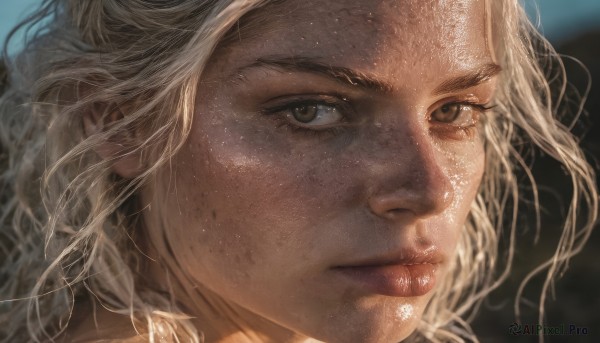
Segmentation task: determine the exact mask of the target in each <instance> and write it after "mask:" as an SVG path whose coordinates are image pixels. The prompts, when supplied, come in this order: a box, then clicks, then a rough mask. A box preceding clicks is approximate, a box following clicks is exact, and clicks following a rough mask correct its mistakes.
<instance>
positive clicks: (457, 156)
mask: <svg viewBox="0 0 600 343" xmlns="http://www.w3.org/2000/svg"><path fill="white" fill-rule="evenodd" d="M444 155H445V156H446V158H447V163H448V169H447V170H448V172H447V173H448V174H447V175H448V178H449V180H450V183H451V184H452V188H453V191H454V199H453V202H452V204H451V205H450V206H449V208H448V209H447V210H446V211H445V212H444V213H443V214H442V215H441V216H440V217H439V220H440V225H439V226H437V227H445V228H447V229H446V230H440V232H438V233H437V234H439V235H442V236H446V237H447V239H445V240H443V241H445V242H446V243H447V247H446V248H447V249H448V251H454V249H455V247H456V244H457V243H458V240H459V237H460V235H461V234H462V231H463V227H464V224H465V222H466V220H467V217H468V216H469V213H470V211H471V208H472V205H473V202H474V201H475V200H476V197H477V194H478V192H479V188H480V184H481V179H482V176H483V172H484V166H485V153H484V149H483V143H482V141H481V140H480V139H475V140H474V141H473V142H471V143H468V144H464V145H462V146H461V147H460V149H459V150H455V151H453V152H446V153H445V154H444ZM444 223H445V224H444ZM448 228H449V229H448Z"/></svg>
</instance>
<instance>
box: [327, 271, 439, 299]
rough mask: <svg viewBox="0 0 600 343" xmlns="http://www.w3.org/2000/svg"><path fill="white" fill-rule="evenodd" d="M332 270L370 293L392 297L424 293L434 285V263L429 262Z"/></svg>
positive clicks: (414, 295)
mask: <svg viewBox="0 0 600 343" xmlns="http://www.w3.org/2000/svg"><path fill="white" fill-rule="evenodd" d="M334 270H336V271H337V272H340V273H341V274H343V275H344V276H345V277H347V278H349V279H350V280H351V281H352V282H354V283H356V284H357V285H358V286H359V287H360V288H363V289H365V290H367V291H368V292H370V293H375V294H381V295H387V296H393V297H416V296H421V295H425V294H427V293H429V291H431V289H432V288H433V286H435V271H436V265H435V264H430V263H423V264H411V265H405V264H395V265H379V266H359V267H336V268H335V269H334Z"/></svg>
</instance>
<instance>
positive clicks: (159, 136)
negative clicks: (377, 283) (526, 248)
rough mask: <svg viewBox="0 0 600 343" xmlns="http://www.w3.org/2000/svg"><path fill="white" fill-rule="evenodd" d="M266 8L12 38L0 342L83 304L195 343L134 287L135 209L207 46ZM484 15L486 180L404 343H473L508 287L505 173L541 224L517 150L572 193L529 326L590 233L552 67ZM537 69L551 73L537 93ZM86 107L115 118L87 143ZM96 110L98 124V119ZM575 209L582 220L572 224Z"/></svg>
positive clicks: (150, 332)
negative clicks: (487, 32)
mask: <svg viewBox="0 0 600 343" xmlns="http://www.w3.org/2000/svg"><path fill="white" fill-rule="evenodd" d="M269 2H273V1H258V0H254V1H253V0H205V1H183V0H182V1H177V0H172V1H166V2H165V1H159V0H129V1H117V0H103V1H85V2H84V1H78V0H45V1H44V2H43V4H42V6H41V7H40V9H39V10H38V11H37V12H36V13H35V14H33V15H32V17H30V18H29V19H28V20H27V21H25V22H24V23H23V24H22V25H30V26H29V27H30V28H31V27H34V26H35V25H38V26H36V27H39V26H40V25H41V28H38V29H36V30H37V31H35V32H36V33H35V34H34V35H33V36H32V37H30V39H29V41H28V44H27V45H26V47H25V48H24V49H23V51H22V52H21V53H20V54H19V55H18V57H17V58H14V59H11V58H9V57H8V56H7V54H6V53H5V58H7V62H8V63H9V71H10V78H9V85H8V86H7V87H6V90H5V91H4V94H3V95H2V97H1V98H0V144H1V145H0V147H1V148H2V150H1V155H0V168H1V172H2V174H1V176H0V191H1V193H0V201H1V202H0V204H1V208H0V211H1V212H0V219H1V220H0V223H1V225H2V226H1V228H0V260H1V261H3V262H2V265H1V269H0V292H1V294H2V296H1V298H0V322H4V323H6V322H11V323H14V325H4V326H2V327H1V328H0V339H2V340H4V341H14V340H23V339H32V340H34V341H41V340H52V339H55V338H57V337H59V335H60V334H61V333H62V332H63V331H64V330H65V328H66V325H67V323H68V321H69V317H70V315H71V312H72V309H73V306H74V304H75V302H76V301H78V299H79V298H80V297H85V296H87V297H93V298H94V299H97V300H98V301H99V302H100V303H101V304H102V305H103V306H105V307H107V308H110V309H111V311H113V312H116V313H120V314H123V315H127V316H129V317H131V320H132V322H133V323H134V324H135V326H136V328H138V329H139V331H140V333H141V334H144V335H145V337H147V338H148V339H149V340H150V341H151V342H153V341H155V340H156V339H159V338H165V339H170V340H171V339H172V340H175V341H181V340H190V341H194V342H197V341H200V340H202V333H201V332H197V330H196V329H195V328H194V327H193V325H191V324H190V322H189V320H188V317H187V316H186V315H185V313H183V312H182V311H180V310H179V309H178V307H177V304H176V303H175V302H174V300H173V299H171V296H170V295H169V294H163V293H161V292H159V291H156V290H154V289H153V287H152V285H148V284H145V283H143V282H138V275H137V274H136V271H137V269H136V266H137V265H138V263H139V261H138V259H140V258H143V256H141V254H140V253H139V252H137V249H136V246H135V242H136V236H139V235H140V233H139V232H138V231H139V230H138V229H139V226H140V223H139V212H140V210H141V209H140V208H139V204H138V203H137V202H136V195H137V193H138V191H139V190H140V187H141V186H142V185H143V184H145V183H147V182H149V180H151V178H152V177H153V176H154V175H155V174H156V173H157V172H158V171H159V170H160V168H161V167H162V166H164V165H165V164H167V163H168V162H169V160H170V158H171V157H172V156H173V155H174V154H175V153H176V152H177V151H178V149H179V148H180V147H181V146H182V145H183V144H184V142H185V140H186V137H187V135H188V133H189V130H190V125H191V120H192V114H193V108H194V99H195V96H196V92H197V85H198V81H199V78H200V75H201V73H202V69H203V67H204V66H205V65H206V63H207V61H208V60H209V58H210V57H211V54H212V52H213V51H214V49H215V47H216V46H217V45H218V44H219V43H220V42H221V41H222V40H223V39H224V37H225V36H226V35H227V33H228V32H229V31H230V29H231V28H232V27H234V25H235V24H236V23H237V22H238V20H239V19H240V18H241V17H242V16H244V15H246V14H247V13H249V12H250V11H253V10H255V9H258V8H260V7H261V6H263V5H265V4H267V3H269ZM492 6H493V8H492V10H491V14H493V16H492V20H493V21H494V27H495V29H494V31H495V37H494V40H495V42H494V46H495V49H496V50H497V58H498V62H499V63H500V64H501V65H502V67H503V71H502V74H501V76H500V77H501V80H500V83H499V89H498V91H497V96H496V105H497V106H496V108H495V110H494V112H493V113H492V114H490V116H489V117H488V119H487V120H486V121H485V122H484V124H483V135H484V136H485V141H486V161H487V162H486V163H487V165H486V172H485V175H484V180H483V182H482V184H481V189H480V192H479V195H478V196H477V198H476V199H475V201H474V203H473V205H472V210H471V214H470V217H469V220H468V221H467V223H466V224H465V228H464V230H463V235H462V237H461V239H460V242H459V247H458V253H457V255H456V259H455V260H454V261H453V263H452V266H451V272H450V273H449V277H448V278H447V279H446V280H443V281H442V284H441V285H440V287H438V289H437V291H436V293H435V295H434V297H433V299H432V301H431V302H430V304H429V305H428V307H427V309H426V312H425V314H424V316H423V318H422V321H421V325H420V326H419V327H418V329H417V332H415V334H414V335H413V336H412V338H413V339H414V340H415V341H418V340H422V339H424V340H429V341H450V340H452V341H462V338H461V337H471V338H474V334H473V333H472V332H471V331H470V329H469V325H468V323H467V322H468V319H469V316H470V315H472V314H473V313H475V311H476V310H477V308H478V306H479V304H480V302H481V301H482V299H483V298H484V297H485V296H486V295H487V294H488V293H489V292H490V291H492V290H493V289H495V288H496V287H497V286H498V285H499V284H500V283H501V282H502V281H503V280H504V279H505V278H506V277H507V275H508V274H509V273H510V265H511V261H512V256H513V250H514V248H513V247H514V239H515V233H516V231H517V227H516V218H517V214H518V208H519V203H520V201H519V200H520V198H521V197H522V195H521V193H522V192H520V190H522V189H523V187H521V186H520V185H519V184H518V182H517V177H516V173H517V172H525V173H526V175H528V176H529V177H530V181H531V182H530V183H531V186H533V197H534V202H535V206H536V209H539V205H538V204H537V191H536V188H535V185H536V183H535V181H534V180H533V178H532V177H531V173H530V172H529V168H528V166H527V165H526V162H525V160H524V158H523V156H524V155H523V154H524V152H523V151H522V150H521V147H523V146H526V145H527V144H529V145H531V146H535V147H537V148H539V149H541V150H542V151H544V152H545V153H547V154H549V155H550V156H552V157H553V158H555V159H556V160H557V161H559V162H560V163H561V164H562V165H563V166H564V168H565V170H567V171H568V173H569V175H570V177H571V181H572V185H573V196H572V199H571V204H570V207H569V212H568V214H567V217H566V221H565V225H564V230H563V233H562V236H561V238H560V242H559V245H558V247H557V249H556V252H555V253H554V255H553V257H552V259H551V260H549V261H548V262H546V263H545V264H543V265H542V266H540V267H539V268H538V269H536V270H534V271H533V273H532V275H533V274H537V273H541V272H543V271H547V273H546V281H545V283H544V288H543V290H542V296H541V299H540V304H541V305H540V306H541V308H540V310H541V311H540V318H541V316H543V309H544V308H543V306H544V303H545V294H546V291H547V288H548V287H549V285H550V284H551V282H552V280H553V278H554V277H555V276H556V275H557V274H560V273H561V272H562V271H564V269H565V268H566V265H567V263H568V260H569V259H570V258H571V257H572V256H573V255H574V254H576V253H577V252H579V251H580V250H581V248H582V246H583V245H584V243H585V242H586V240H587V239H588V237H589V235H590V232H591V229H592V224H593V223H594V221H595V219H596V212H597V206H598V204H597V192H596V188H595V182H594V173H593V170H592V168H591V167H590V166H589V165H588V164H587V162H586V160H585V158H584V156H583V155H582V153H581V151H580V149H579V147H578V144H577V140H576V138H575V137H574V136H573V135H572V134H571V133H570V132H569V131H570V130H569V127H568V124H565V123H561V121H560V120H561V119H560V118H557V117H556V114H555V113H556V102H555V101H553V99H556V97H553V96H552V94H551V88H553V87H554V88H553V89H559V94H558V99H559V101H560V98H561V97H562V96H563V94H564V87H565V85H566V80H565V78H564V70H563V68H562V64H561V61H560V58H559V57H558V55H557V54H556V53H555V52H554V51H553V49H552V48H551V46H550V45H548V44H547V43H546V41H545V40H544V39H543V38H542V37H540V36H539V34H538V33H537V31H536V30H535V28H533V27H532V25H531V24H530V23H529V21H528V20H527V17H526V15H525V13H524V12H523V10H522V8H521V7H520V5H519V3H518V1H517V0H512V1H494V2H493V5H492ZM494 18H502V20H495V19H494ZM547 63H554V64H555V65H557V66H558V68H559V73H558V75H555V77H554V78H552V80H551V81H548V80H549V79H548V77H547V75H546V70H545V69H544V67H545V66H547ZM550 82H552V83H556V84H557V85H558V87H556V85H554V84H553V85H552V87H551V85H550ZM96 104H111V106H115V107H119V108H125V109H127V111H126V113H123V117H122V118H119V120H116V121H113V122H111V124H110V125H109V126H107V127H106V128H104V130H100V132H97V133H94V134H92V135H89V136H87V135H86V134H85V133H84V130H83V125H82V113H84V112H85V111H89V110H90V108H92V107H93V106H95V105H96ZM102 111H103V112H104V115H109V114H110V108H107V109H103V110H102ZM131 132H135V133H136V134H135V135H132V134H131ZM65 133H68V134H65ZM115 137H120V138H119V139H120V141H122V142H125V143H124V144H123V149H122V151H121V152H120V156H125V155H129V154H135V156H140V163H141V164H143V165H144V170H143V173H141V175H139V176H136V177H135V178H133V179H125V178H121V177H118V176H116V175H115V174H114V173H112V172H111V164H112V163H114V161H115V159H117V158H119V156H116V157H115V159H111V160H102V159H100V158H99V157H98V156H97V155H96V153H95V152H94V147H95V146H97V145H98V144H99V143H101V142H105V141H110V140H113V139H114V138H115ZM582 209H586V210H587V212H585V216H584V217H583V219H578V210H579V211H580V210H582ZM505 210H506V211H508V210H510V213H509V214H506V213H505ZM579 218H580V217H579ZM507 222H508V223H509V225H508V229H506V228H504V226H506V223H507ZM504 230H508V232H509V234H508V236H509V242H508V246H509V249H508V251H509V254H508V261H506V262H505V265H506V267H505V268H504V270H503V271H502V272H501V273H500V275H495V274H494V273H492V272H490V271H491V270H494V267H495V266H496V265H497V264H498V262H499V261H498V259H499V254H498V246H499V237H500V232H501V231H504ZM526 281H527V280H526ZM24 292H25V293H24ZM24 304H26V306H23V305H24ZM25 323H26V324H25Z"/></svg>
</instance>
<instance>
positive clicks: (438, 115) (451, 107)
mask: <svg viewBox="0 0 600 343" xmlns="http://www.w3.org/2000/svg"><path fill="white" fill-rule="evenodd" d="M462 110H463V105H462V104H456V103H454V104H444V105H442V107H440V108H438V109H437V110H435V111H434V112H433V113H432V114H431V118H432V119H434V120H435V121H438V122H441V123H452V122H454V121H455V120H456V119H457V118H458V116H459V115H460V114H461V112H462Z"/></svg>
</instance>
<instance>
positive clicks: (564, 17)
mask: <svg viewBox="0 0 600 343" xmlns="http://www.w3.org/2000/svg"><path fill="white" fill-rule="evenodd" d="M494 1H496V0H494ZM498 1H500V0H498ZM523 1H524V3H525V6H526V8H527V9H528V12H529V13H530V16H531V17H532V20H533V21H534V22H537V20H538V17H537V15H536V8H539V13H540V17H539V20H540V22H539V23H540V31H541V32H542V33H543V34H544V35H545V36H546V37H547V38H548V39H549V40H550V41H551V42H552V43H553V44H554V45H555V47H556V48H557V50H558V51H559V52H560V53H563V54H566V55H570V56H573V57H575V58H577V59H579V60H580V61H582V62H583V63H584V64H585V65H586V66H587V68H588V70H589V72H590V74H591V76H592V79H594V80H595V83H594V84H593V85H592V88H591V92H590V95H589V97H588V101H587V105H586V109H587V112H588V113H589V116H588V118H589V119H587V120H585V121H584V122H583V124H582V125H580V127H578V133H580V134H585V136H584V137H585V138H584V140H583V146H584V148H585V150H586V151H587V152H588V154H589V156H590V157H591V158H592V159H594V160H595V161H598V160H600V141H599V138H598V137H600V87H599V86H598V83H600V0H569V1H567V0H539V1H538V2H539V3H537V4H536V3H535V2H534V1H533V0H523ZM40 2H41V0H2V5H1V7H0V41H1V42H4V40H5V37H6V35H7V34H8V32H9V31H10V29H11V27H12V26H13V25H15V24H16V23H17V21H18V20H19V19H22V18H24V14H25V13H26V11H27V10H28V9H30V8H32V6H35V5H36V4H39V3H40ZM21 40H22V36H16V37H15V40H14V42H13V43H12V44H11V45H10V47H9V48H10V49H9V50H10V51H14V50H15V49H18V48H19V46H21ZM565 64H566V68H567V70H568V72H569V75H570V80H571V83H572V84H573V85H574V86H575V88H577V89H579V90H581V91H582V90H584V89H585V88H586V86H587V84H588V80H587V73H586V72H585V71H584V70H583V69H582V68H581V67H580V66H579V65H578V64H577V63H575V62H573V61H570V60H565ZM594 163H595V165H596V166H598V162H594ZM596 169H597V170H598V168H596ZM534 173H535V176H536V179H537V180H538V181H539V182H540V184H541V198H542V201H543V202H544V204H545V205H544V206H545V209H544V212H545V215H544V218H543V220H542V227H541V230H542V235H541V239H540V241H539V243H538V244H537V246H535V247H533V238H534V230H533V229H532V228H529V229H527V227H528V226H530V225H528V223H527V220H525V221H524V222H523V228H524V229H523V230H521V231H520V233H519V237H518V241H519V243H518V246H517V250H518V251H517V258H516V260H515V266H514V273H513V275H512V276H511V278H510V279H509V280H508V281H507V282H506V284H505V285H504V286H502V287H501V288H500V289H499V290H498V291H496V292H494V293H493V294H492V296H491V298H490V301H488V302H486V304H485V305H484V306H483V307H482V309H481V311H480V312H479V315H478V316H477V318H476V320H475V321H474V323H473V327H474V329H475V331H476V332H477V334H478V335H479V337H480V340H481V342H484V343H488V342H490V343H500V342H509V341H510V342H537V341H538V340H537V337H536V336H517V337H515V336H511V335H509V333H508V327H509V326H510V325H511V324H512V323H513V322H514V321H515V315H514V310H513V299H514V297H515V294H516V289H517V287H518V285H519V283H520V281H521V280H522V279H523V277H524V276H525V275H526V273H527V271H529V270H531V269H532V268H533V267H534V266H537V265H538V264H539V263H540V262H541V261H543V260H544V259H546V258H548V256H549V254H550V253H551V252H552V251H553V249H554V247H555V246H556V240H555V236H556V233H558V230H559V228H560V227H559V224H560V223H559V219H558V218H560V216H561V212H562V211H563V209H564V206H563V205H564V204H563V203H562V202H563V201H564V200H565V199H566V197H567V196H568V193H569V190H570V188H569V186H568V184H569V183H568V180H567V179H566V178H565V177H564V175H563V173H562V171H561V169H560V167H559V166H558V165H556V164H554V163H553V162H552V161H550V160H549V159H545V158H543V157H542V158H538V159H537V160H536V164H535V165H534ZM551 188H552V189H554V190H555V191H550V189H551ZM556 190H557V191H558V192H557V191H556ZM529 252H533V253H529ZM528 253H529V254H528ZM542 281H543V280H542V279H541V278H538V279H535V280H534V281H533V282H532V283H531V284H530V285H529V287H527V288H526V290H525V302H524V303H523V304H522V310H523V316H522V321H523V323H536V322H537V312H536V309H537V302H538V297H539V289H540V285H541V282H542ZM554 294H555V296H554V299H553V300H552V299H551V300H549V301H548V303H547V316H546V323H547V324H548V325H549V326H560V325H565V327H567V328H568V326H569V325H571V324H572V325H576V326H578V327H585V328H587V330H588V331H589V333H588V335H587V336H571V337H569V336H546V337H545V341H546V342H550V343H554V342H600V232H599V230H596V231H595V232H594V233H593V234H592V237H591V239H590V242H589V243H588V245H587V246H586V248H585V249H584V251H583V252H582V253H581V254H580V255H578V256H577V257H576V258H574V259H573V261H572V262H571V264H570V269H569V271H568V272H567V273H566V274H565V275H564V276H563V277H562V278H561V279H560V280H558V281H557V282H556V288H555V292H554Z"/></svg>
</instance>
